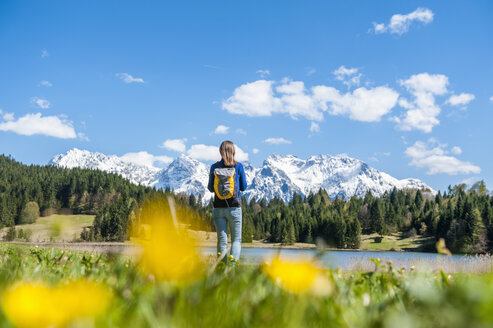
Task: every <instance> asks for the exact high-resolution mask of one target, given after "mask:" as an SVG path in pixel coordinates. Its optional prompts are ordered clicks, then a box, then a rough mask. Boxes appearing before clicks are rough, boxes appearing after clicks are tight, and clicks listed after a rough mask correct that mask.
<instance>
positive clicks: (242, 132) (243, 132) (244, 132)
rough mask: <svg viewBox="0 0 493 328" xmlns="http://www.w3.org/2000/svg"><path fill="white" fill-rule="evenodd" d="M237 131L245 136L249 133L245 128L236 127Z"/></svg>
mask: <svg viewBox="0 0 493 328" xmlns="http://www.w3.org/2000/svg"><path fill="white" fill-rule="evenodd" d="M235 132H236V133H238V134H241V135H244V136H246V135H247V133H246V131H245V130H243V129H241V128H239V129H236V130H235Z"/></svg>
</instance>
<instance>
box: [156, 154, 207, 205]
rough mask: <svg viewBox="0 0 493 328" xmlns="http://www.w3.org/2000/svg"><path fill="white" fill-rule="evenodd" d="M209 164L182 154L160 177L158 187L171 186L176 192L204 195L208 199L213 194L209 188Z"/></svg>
mask: <svg viewBox="0 0 493 328" xmlns="http://www.w3.org/2000/svg"><path fill="white" fill-rule="evenodd" d="M208 182H209V166H208V165H205V164H204V163H201V162H199V161H197V160H196V159H193V158H191V157H188V156H185V155H180V156H179V157H178V158H177V159H175V160H174V161H173V162H171V164H170V165H169V166H168V167H167V168H166V169H164V170H162V171H161V172H160V174H159V177H158V182H157V184H156V185H155V187H157V188H163V189H165V188H166V187H169V188H170V189H172V190H174V191H175V192H176V193H181V192H183V193H186V194H193V195H195V196H197V197H198V195H202V197H204V201H206V200H207V201H208V200H209V199H210V198H211V196H212V194H211V193H210V192H209V190H207V184H208Z"/></svg>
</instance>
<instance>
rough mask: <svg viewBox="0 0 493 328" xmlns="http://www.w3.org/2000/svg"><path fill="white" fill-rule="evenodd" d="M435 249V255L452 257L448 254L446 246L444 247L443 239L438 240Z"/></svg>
mask: <svg viewBox="0 0 493 328" xmlns="http://www.w3.org/2000/svg"><path fill="white" fill-rule="evenodd" d="M436 249H437V253H438V254H442V255H452V253H451V252H450V250H449V249H448V248H447V246H446V245H445V239H443V238H440V239H439V240H438V241H437V243H436Z"/></svg>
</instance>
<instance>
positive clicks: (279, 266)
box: [262, 258, 332, 295]
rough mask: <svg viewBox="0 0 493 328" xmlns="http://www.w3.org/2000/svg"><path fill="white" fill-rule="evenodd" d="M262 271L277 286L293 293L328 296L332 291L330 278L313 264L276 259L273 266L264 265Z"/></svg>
mask: <svg viewBox="0 0 493 328" xmlns="http://www.w3.org/2000/svg"><path fill="white" fill-rule="evenodd" d="M262 271H263V272H264V273H265V274H266V275H267V276H268V277H269V278H270V279H271V280H272V281H274V282H275V283H276V284H277V285H279V286H280V287H282V288H283V289H285V290H287V291H289V292H291V293H295V294H303V293H311V294H315V295H327V294H329V293H330V292H331V291H332V284H331V282H330V281H329V279H328V277H327V276H326V275H325V274H324V271H323V270H322V269H320V268H318V267H316V266H315V265H314V263H313V262H308V261H302V260H299V261H297V260H293V261H283V260H281V259H279V258H275V259H274V260H272V263H271V264H269V265H264V266H263V267H262Z"/></svg>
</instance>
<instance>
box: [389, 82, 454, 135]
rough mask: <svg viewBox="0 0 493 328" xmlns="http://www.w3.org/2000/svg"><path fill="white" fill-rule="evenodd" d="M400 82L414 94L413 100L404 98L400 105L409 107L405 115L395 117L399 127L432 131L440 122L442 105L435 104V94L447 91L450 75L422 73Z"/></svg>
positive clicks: (442, 93) (407, 129) (405, 129)
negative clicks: (439, 116)
mask: <svg viewBox="0 0 493 328" xmlns="http://www.w3.org/2000/svg"><path fill="white" fill-rule="evenodd" d="M399 83H400V84H401V85H402V86H404V87H405V88H406V89H407V91H409V93H411V94H412V95H413V96H414V99H413V101H408V100H406V99H404V98H401V99H400V100H399V105H400V106H401V107H403V108H405V109H407V111H406V113H405V114H404V117H401V118H397V117H394V118H393V120H394V121H396V122H397V123H398V127H399V128H400V129H402V130H404V131H410V130H421V131H423V132H425V133H429V132H431V130H432V129H433V127H434V126H435V125H438V124H440V121H439V120H438V118H437V117H438V115H439V114H440V111H441V110H440V107H439V106H438V105H437V104H435V96H439V95H444V94H445V93H447V86H448V77H447V76H445V75H441V74H428V73H420V74H415V75H413V76H411V77H410V78H409V79H407V80H401V81H399Z"/></svg>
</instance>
